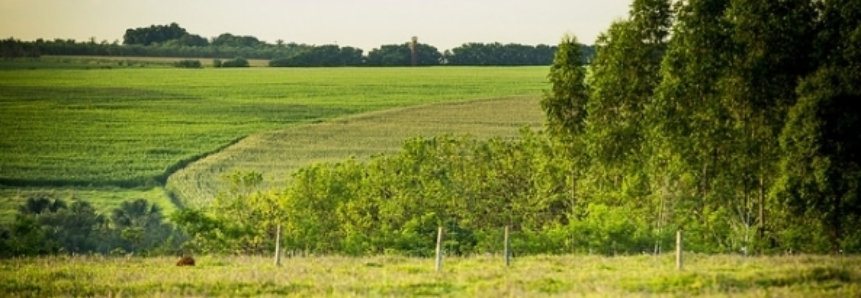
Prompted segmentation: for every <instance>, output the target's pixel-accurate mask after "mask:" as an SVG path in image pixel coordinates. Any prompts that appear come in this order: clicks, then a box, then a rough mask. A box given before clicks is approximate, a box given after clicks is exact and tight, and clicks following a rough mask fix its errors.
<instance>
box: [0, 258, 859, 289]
mask: <svg viewBox="0 0 861 298" xmlns="http://www.w3.org/2000/svg"><path fill="white" fill-rule="evenodd" d="M686 258H687V262H686V267H685V270H683V271H676V270H675V267H674V263H673V262H674V258H673V256H671V255H660V256H657V257H655V256H624V257H599V256H572V255H567V256H530V257H524V258H519V259H515V260H514V261H513V262H512V266H511V267H508V268H506V267H504V264H503V262H502V260H501V259H500V258H499V257H492V256H484V257H471V258H447V259H445V263H444V265H443V271H442V272H436V271H435V270H434V263H433V260H432V259H417V258H405V257H397V256H378V257H367V258H348V257H298V258H288V259H284V260H283V261H282V267H275V266H273V265H272V260H271V258H269V257H214V256H207V257H200V258H198V260H197V261H198V262H197V263H198V266H197V267H175V266H174V265H173V263H174V262H175V261H176V259H174V258H125V257H115V258H110V257H48V258H29V259H12V260H2V261H0V293H4V296H6V297H34V296H38V297H47V296H51V297H57V296H100V297H104V296H110V297H141V296H144V297H176V296H188V297H203V296H209V297H212V296H220V297H251V296H253V297H283V296H299V297H319V296H327V297H356V296H371V297H416V296H447V297H449V296H450V297H859V295H861V258H858V257H827V256H775V257H750V258H745V257H741V256H727V255H713V256H704V255H694V254H689V255H686Z"/></svg>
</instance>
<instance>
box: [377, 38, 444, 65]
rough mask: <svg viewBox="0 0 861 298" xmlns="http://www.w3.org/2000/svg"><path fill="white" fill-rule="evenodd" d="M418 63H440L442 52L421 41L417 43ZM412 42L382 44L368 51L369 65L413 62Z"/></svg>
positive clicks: (407, 63)
mask: <svg viewBox="0 0 861 298" xmlns="http://www.w3.org/2000/svg"><path fill="white" fill-rule="evenodd" d="M416 55H417V59H416V60H417V61H416V62H417V65H423V66H426V65H439V64H440V63H442V54H440V52H439V50H437V48H436V47H434V46H432V45H428V44H423V43H419V44H417V45H416ZM411 57H412V54H411V53H410V43H403V44H389V45H382V46H380V47H379V48H376V49H373V50H371V51H370V52H368V57H367V59H366V60H365V65H367V66H409V65H411V64H412V58H411Z"/></svg>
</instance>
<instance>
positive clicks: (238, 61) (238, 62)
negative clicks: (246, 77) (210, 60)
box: [221, 57, 251, 67]
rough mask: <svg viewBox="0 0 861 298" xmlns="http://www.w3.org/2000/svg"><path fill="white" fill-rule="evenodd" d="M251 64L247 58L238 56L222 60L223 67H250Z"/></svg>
mask: <svg viewBox="0 0 861 298" xmlns="http://www.w3.org/2000/svg"><path fill="white" fill-rule="evenodd" d="M249 66H251V65H250V64H249V63H248V60H246V59H245V58H241V57H237V58H233V59H230V60H225V61H223V62H221V67H249Z"/></svg>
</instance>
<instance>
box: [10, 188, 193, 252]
mask: <svg viewBox="0 0 861 298" xmlns="http://www.w3.org/2000/svg"><path fill="white" fill-rule="evenodd" d="M183 239H184V236H182V234H180V233H179V232H178V231H177V230H175V229H174V228H173V225H171V224H168V223H166V222H165V221H164V220H163V217H162V214H161V209H160V208H159V207H158V206H156V205H153V204H150V203H148V202H147V201H146V200H144V199H138V200H135V201H127V202H123V203H122V204H121V205H120V206H119V207H117V208H115V209H114V210H112V211H111V213H110V214H100V213H98V212H97V211H96V210H95V208H93V206H92V205H91V204H90V203H89V202H86V201H81V200H72V201H71V203H67V202H66V201H65V200H62V199H55V198H51V197H48V196H34V197H30V198H28V199H27V200H26V201H25V203H24V204H23V205H21V206H20V207H19V209H18V214H16V215H15V220H14V222H12V224H11V225H9V226H4V227H0V257H18V256H32V255H46V254H57V253H79V254H80V253H101V254H111V253H114V254H115V253H135V254H142V255H153V254H168V255H171V254H175V252H176V251H177V250H178V248H179V245H180V243H181V242H182V241H183Z"/></svg>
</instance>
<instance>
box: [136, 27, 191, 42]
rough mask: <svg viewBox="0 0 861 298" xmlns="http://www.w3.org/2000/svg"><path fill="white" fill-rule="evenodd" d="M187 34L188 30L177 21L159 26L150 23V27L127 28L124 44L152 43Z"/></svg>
mask: <svg viewBox="0 0 861 298" xmlns="http://www.w3.org/2000/svg"><path fill="white" fill-rule="evenodd" d="M186 35H188V32H187V31H186V30H185V28H182V27H180V26H179V24H177V23H170V25H158V26H156V25H150V26H149V27H148V28H147V27H142V28H136V29H127V30H126V33H125V35H123V44H126V45H133V44H139V45H150V44H154V43H163V42H167V41H170V40H174V39H179V38H181V37H183V36H186Z"/></svg>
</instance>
